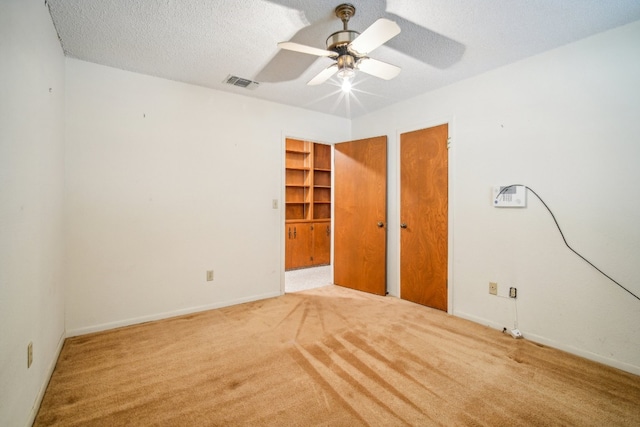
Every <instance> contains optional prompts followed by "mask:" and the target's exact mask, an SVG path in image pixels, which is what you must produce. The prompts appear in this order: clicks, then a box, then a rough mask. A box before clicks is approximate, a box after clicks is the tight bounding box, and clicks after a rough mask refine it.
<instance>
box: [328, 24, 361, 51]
mask: <svg viewBox="0 0 640 427" xmlns="http://www.w3.org/2000/svg"><path fill="white" fill-rule="evenodd" d="M359 35H360V33H359V32H357V31H351V30H343V31H336V32H335V33H333V34H331V35H330V36H329V37H327V49H328V50H332V51H334V52H337V53H340V54H345V53H346V50H347V45H348V44H349V43H351V42H352V41H354V40H355V39H356V37H358V36H359ZM341 49H342V50H341Z"/></svg>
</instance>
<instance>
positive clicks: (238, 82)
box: [223, 74, 260, 90]
mask: <svg viewBox="0 0 640 427" xmlns="http://www.w3.org/2000/svg"><path fill="white" fill-rule="evenodd" d="M223 83H226V84H228V85H233V86H238V87H244V88H247V89H251V90H253V89H256V88H257V87H258V86H260V83H258V82H254V81H252V80H249V79H243V78H242V77H238V76H232V75H231V74H229V75H228V76H227V78H226V79H224V82H223Z"/></svg>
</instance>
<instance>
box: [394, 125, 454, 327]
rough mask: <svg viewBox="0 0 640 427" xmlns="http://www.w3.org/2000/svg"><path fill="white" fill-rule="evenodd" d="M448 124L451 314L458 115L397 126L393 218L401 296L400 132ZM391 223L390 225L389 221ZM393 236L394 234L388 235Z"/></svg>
mask: <svg viewBox="0 0 640 427" xmlns="http://www.w3.org/2000/svg"><path fill="white" fill-rule="evenodd" d="M444 124H446V125H448V145H449V149H448V150H447V175H448V176H447V178H448V179H447V181H448V188H447V197H448V200H447V210H448V212H447V234H448V236H447V282H448V286H447V313H449V314H453V301H454V294H455V293H454V286H453V284H454V281H453V253H454V250H453V242H454V239H453V237H454V218H455V215H454V206H453V200H454V196H455V194H454V189H455V176H456V174H455V173H454V170H455V117H452V116H449V117H440V118H434V119H432V120H429V121H426V122H420V123H418V124H413V125H409V126H403V127H402V128H396V144H395V150H393V152H394V155H395V168H396V173H395V180H396V200H395V204H396V208H395V209H394V216H395V218H396V219H397V220H396V221H393V225H392V226H393V227H394V228H395V230H394V232H395V233H396V237H395V239H394V244H395V245H396V247H397V248H398V250H397V251H396V257H395V264H396V266H395V270H396V271H395V280H394V281H395V282H396V283H397V284H398V286H397V295H394V296H396V297H398V298H399V297H400V295H401V293H402V289H401V288H402V284H401V282H400V260H401V256H402V254H401V253H400V238H401V235H400V221H401V219H400V214H401V212H400V208H401V200H400V189H401V185H402V183H401V182H400V168H401V167H402V165H401V164H400V163H401V162H400V149H401V147H400V145H401V139H400V137H401V135H402V134H403V133H408V132H414V131H417V130H421V129H428V128H432V127H435V126H440V125H444ZM389 223H390V224H391V221H389ZM390 227H391V225H390ZM389 237H391V236H389Z"/></svg>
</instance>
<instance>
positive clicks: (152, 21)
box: [47, 0, 640, 118]
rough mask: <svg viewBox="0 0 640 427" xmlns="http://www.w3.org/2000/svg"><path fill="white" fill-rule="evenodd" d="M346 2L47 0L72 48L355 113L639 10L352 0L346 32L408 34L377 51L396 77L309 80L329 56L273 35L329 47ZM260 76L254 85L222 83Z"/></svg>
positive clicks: (171, 75)
mask: <svg viewBox="0 0 640 427" xmlns="http://www.w3.org/2000/svg"><path fill="white" fill-rule="evenodd" d="M341 3H342V1H341V0H331V1H327V0H300V1H294V0H47V4H48V5H49V8H50V10H51V16H52V18H53V22H54V24H55V27H56V29H57V31H58V34H59V36H60V40H61V43H62V47H63V49H64V52H65V54H66V55H67V56H69V57H73V58H78V59H81V60H85V61H90V62H95V63H98V64H103V65H107V66H111V67H116V68H121V69H123V70H129V71H134V72H138V73H143V74H148V75H152V76H157V77H163V78H166V79H171V80H176V81H182V82H186V83H191V84H195V85H200V86H205V87H209V88H213V89H218V90H223V91H228V92H234V93H237V94H242V95H246V96H251V97H255V98H261V99H266V100H270V101H275V102H279V103H283V104H289V105H294V106H298V107H302V108H307V109H311V110H315V111H320V112H325V113H328V114H334V115H338V116H342V117H350V118H354V117H357V116H359V115H362V114H365V113H367V112H371V111H373V110H376V109H379V108H382V107H385V106H387V105H390V104H393V103H396V102H398V101H401V100H404V99H408V98H411V97H413V96H415V95H417V94H420V93H424V92H427V91H429V90H433V89H436V88H439V87H442V86H445V85H448V84H451V83H453V82H455V81H459V80H462V79H465V78H468V77H471V76H474V75H477V74H479V73H482V72H485V71H487V70H490V69H493V68H496V67H499V66H502V65H505V64H508V63H511V62H514V61H517V60H519V59H522V58H526V57H528V56H532V55H535V54H538V53H540V52H543V51H546V50H549V49H553V48H555V47H558V46H561V45H564V44H566V43H569V42H572V41H575V40H578V39H581V38H584V37H587V36H589V35H592V34H595V33H598V32H601V31H605V30H607V29H610V28H614V27H617V26H620V25H623V24H626V23H630V22H633V21H636V20H639V19H640V1H638V0H609V1H605V0H483V1H478V0H351V1H350V3H351V4H353V5H354V6H355V7H356V14H355V16H354V17H353V18H352V19H351V21H350V23H349V29H352V30H356V31H360V32H362V31H363V30H364V29H366V28H367V27H368V26H369V25H371V24H372V23H373V22H374V21H375V20H376V19H378V18H381V17H384V18H387V19H391V20H393V21H396V22H397V23H398V25H399V26H400V28H401V29H402V32H401V33H400V35H398V36H396V37H395V38H394V39H392V40H390V41H389V42H388V43H387V44H386V45H384V46H382V47H380V48H378V49H376V50H374V51H373V52H372V53H371V55H370V56H371V57H372V58H375V59H379V60H382V61H385V62H389V63H392V64H395V65H398V66H400V67H401V68H402V72H401V73H400V75H399V76H398V77H396V78H395V79H394V80H391V81H384V80H380V79H377V78H375V77H371V76H367V75H366V74H364V73H358V75H357V77H356V80H355V82H354V84H355V92H354V93H353V94H352V95H351V96H350V97H344V96H342V95H341V92H340V91H339V88H338V87H337V83H335V80H331V81H329V82H327V83H325V84H323V85H320V86H315V87H313V86H307V85H306V82H307V81H309V80H310V79H311V78H312V77H313V76H315V75H316V74H317V73H319V72H320V71H321V70H322V69H323V68H325V67H327V66H328V65H330V64H331V63H332V60H331V59H328V58H317V57H314V56H311V55H305V54H301V53H297V52H289V51H282V50H279V49H278V47H277V46H276V44H277V43H278V42H280V41H287V40H292V41H294V42H297V43H301V44H306V45H309V46H314V47H318V48H322V49H324V48H325V40H326V38H327V37H328V36H329V35H330V34H331V33H333V32H335V31H338V30H340V29H342V23H341V21H340V20H339V19H338V18H337V17H336V16H335V14H334V8H335V7H336V6H337V5H339V4H341ZM229 74H231V75H236V76H239V77H242V78H246V79H251V80H256V81H258V82H260V86H259V87H258V88H257V89H255V90H248V89H243V88H239V87H235V86H231V85H228V84H225V83H223V81H224V80H225V78H226V77H227V75H229Z"/></svg>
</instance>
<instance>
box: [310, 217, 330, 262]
mask: <svg viewBox="0 0 640 427" xmlns="http://www.w3.org/2000/svg"><path fill="white" fill-rule="evenodd" d="M330 261H331V223H330V222H315V223H313V264H314V265H326V264H329V263H330Z"/></svg>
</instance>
